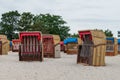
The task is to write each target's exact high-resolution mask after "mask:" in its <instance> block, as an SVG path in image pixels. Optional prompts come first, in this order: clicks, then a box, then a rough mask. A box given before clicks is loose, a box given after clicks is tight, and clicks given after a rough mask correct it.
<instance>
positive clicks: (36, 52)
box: [19, 32, 43, 61]
mask: <svg viewBox="0 0 120 80" xmlns="http://www.w3.org/2000/svg"><path fill="white" fill-rule="evenodd" d="M19 37H20V38H19V39H20V40H21V44H20V46H19V61H43V51H42V34H41V32H20V33H19Z"/></svg>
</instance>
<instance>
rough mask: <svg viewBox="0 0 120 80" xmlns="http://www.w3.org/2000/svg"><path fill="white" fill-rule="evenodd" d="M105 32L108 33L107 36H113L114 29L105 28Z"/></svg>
mask: <svg viewBox="0 0 120 80" xmlns="http://www.w3.org/2000/svg"><path fill="white" fill-rule="evenodd" d="M104 33H105V35H106V36H107V37H113V33H112V31H111V30H109V29H107V30H105V31H104Z"/></svg>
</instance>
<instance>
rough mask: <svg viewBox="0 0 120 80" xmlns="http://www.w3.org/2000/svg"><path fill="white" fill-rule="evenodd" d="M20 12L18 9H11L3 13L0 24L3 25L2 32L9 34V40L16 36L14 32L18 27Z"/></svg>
mask: <svg viewBox="0 0 120 80" xmlns="http://www.w3.org/2000/svg"><path fill="white" fill-rule="evenodd" d="M19 17H20V14H19V13H18V11H9V12H6V13H4V14H2V18H1V22H0V26H1V30H0V32H1V34H5V35H7V37H8V39H9V40H12V38H14V36H13V34H14V32H15V31H16V30H17V29H18V21H19Z"/></svg>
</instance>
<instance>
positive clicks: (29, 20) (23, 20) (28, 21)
mask: <svg viewBox="0 0 120 80" xmlns="http://www.w3.org/2000/svg"><path fill="white" fill-rule="evenodd" d="M33 17H34V15H33V14H31V13H30V12H23V13H22V15H21V16H20V20H19V29H18V30H19V31H29V30H30V28H31V26H32V25H33Z"/></svg>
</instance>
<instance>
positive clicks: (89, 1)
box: [0, 0, 120, 37]
mask: <svg viewBox="0 0 120 80" xmlns="http://www.w3.org/2000/svg"><path fill="white" fill-rule="evenodd" d="M119 8H120V1H119V0H0V14H2V13H5V12H7V11H11V10H18V11H19V12H21V13H22V12H31V13H33V14H39V13H51V14H56V15H60V16H62V17H63V19H64V20H65V21H66V22H67V25H68V26H70V29H71V31H70V33H77V32H78V30H82V29H96V28H97V29H103V30H105V29H107V28H108V29H110V30H112V32H113V33H114V36H115V37H117V31H118V30H120V10H119Z"/></svg>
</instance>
